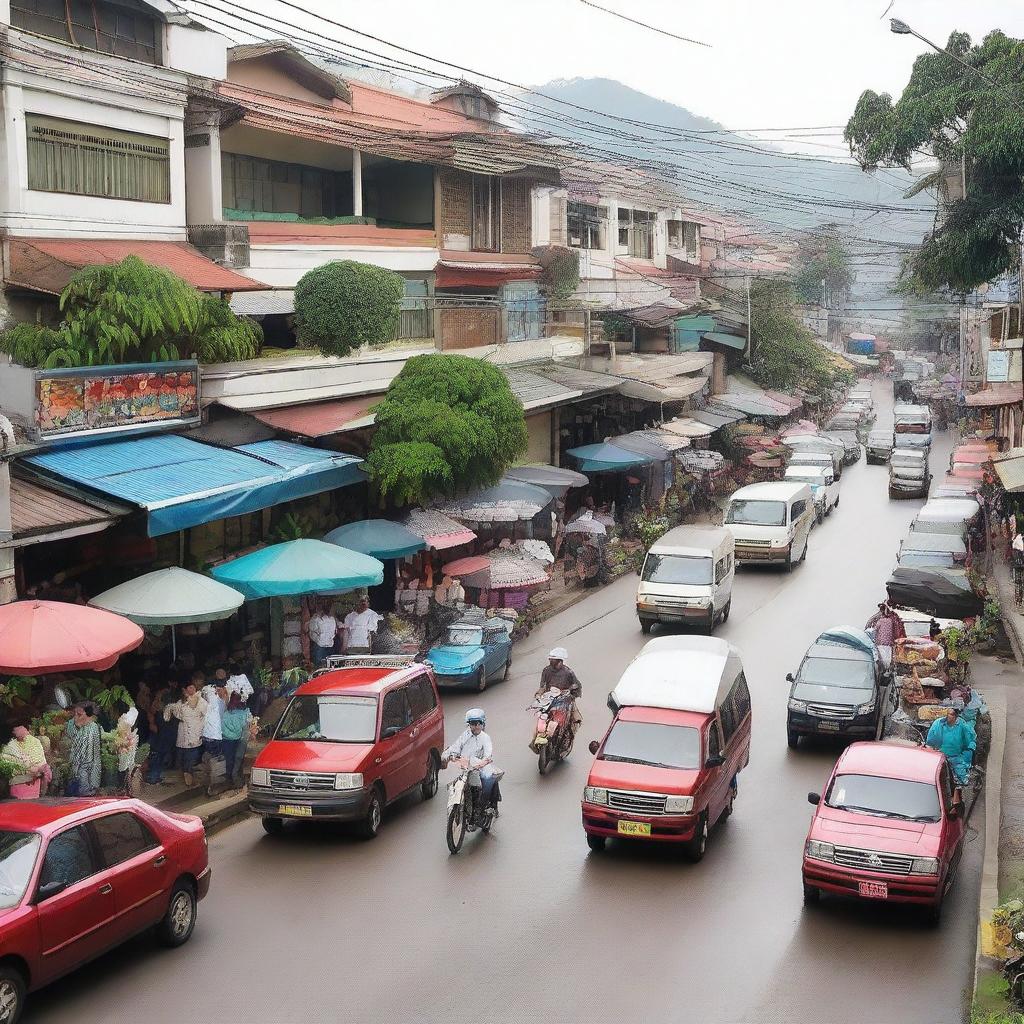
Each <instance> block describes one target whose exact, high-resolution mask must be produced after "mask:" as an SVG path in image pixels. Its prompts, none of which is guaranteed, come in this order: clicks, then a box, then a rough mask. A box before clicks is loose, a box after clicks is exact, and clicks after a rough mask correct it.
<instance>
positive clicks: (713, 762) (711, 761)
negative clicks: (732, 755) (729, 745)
mask: <svg viewBox="0 0 1024 1024" xmlns="http://www.w3.org/2000/svg"><path fill="white" fill-rule="evenodd" d="M723 764H725V758H724V757H723V756H722V755H721V754H715V755H714V756H713V757H709V758H708V759H707V760H706V761H705V762H704V767H705V768H718V767H719V766H720V765H723Z"/></svg>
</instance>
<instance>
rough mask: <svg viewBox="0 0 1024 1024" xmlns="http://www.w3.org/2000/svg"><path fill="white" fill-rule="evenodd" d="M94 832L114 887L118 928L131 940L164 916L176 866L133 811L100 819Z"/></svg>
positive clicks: (94, 826) (97, 819) (94, 825)
mask: <svg viewBox="0 0 1024 1024" xmlns="http://www.w3.org/2000/svg"><path fill="white" fill-rule="evenodd" d="M93 832H94V835H95V836H96V845H97V848H98V850H99V855H100V858H101V860H102V862H103V864H104V866H105V867H106V868H107V870H108V872H109V877H110V882H111V884H112V885H113V886H114V905H115V907H116V912H117V923H116V929H117V931H118V933H119V935H120V937H121V938H124V939H127V938H130V937H131V936H132V935H135V934H136V933H137V932H140V931H142V930H143V929H144V928H148V927H149V926H150V925H153V924H156V922H157V921H159V920H160V918H161V917H162V916H163V913H164V910H165V909H166V903H167V897H168V895H169V889H170V885H171V882H173V881H174V879H173V877H172V873H173V871H174V865H173V864H172V863H171V862H170V860H169V859H168V857H167V854H166V852H165V851H164V848H163V846H162V845H161V843H160V840H159V839H158V838H157V836H156V835H155V834H154V832H153V830H152V829H151V828H150V827H149V826H148V825H147V824H146V823H145V822H144V821H143V820H142V819H141V818H140V817H139V816H138V815H137V814H135V813H134V812H132V811H118V812H117V813H115V814H105V815H103V817H101V818H96V819H95V820H94V821H93Z"/></svg>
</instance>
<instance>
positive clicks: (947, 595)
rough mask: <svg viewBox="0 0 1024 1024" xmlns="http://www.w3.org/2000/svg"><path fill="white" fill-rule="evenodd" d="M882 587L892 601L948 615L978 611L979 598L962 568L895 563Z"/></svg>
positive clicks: (977, 613)
mask: <svg viewBox="0 0 1024 1024" xmlns="http://www.w3.org/2000/svg"><path fill="white" fill-rule="evenodd" d="M885 589H886V591H887V593H888V594H889V600H890V601H892V602H893V603H894V604H902V605H909V606H910V607H911V608H916V609H917V610H918V611H922V612H929V613H931V614H932V615H941V616H944V617H946V618H951V619H962V618H965V617H966V616H969V615H980V614H981V610H982V600H981V598H980V597H979V596H978V595H977V594H976V593H975V592H974V590H973V589H972V588H971V584H970V581H969V580H968V578H967V573H966V572H965V571H964V570H963V569H940V568H910V567H905V566H897V567H896V568H895V569H894V570H893V573H892V575H891V576H890V577H889V580H888V582H887V583H886V584H885Z"/></svg>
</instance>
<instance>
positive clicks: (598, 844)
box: [587, 832, 608, 853]
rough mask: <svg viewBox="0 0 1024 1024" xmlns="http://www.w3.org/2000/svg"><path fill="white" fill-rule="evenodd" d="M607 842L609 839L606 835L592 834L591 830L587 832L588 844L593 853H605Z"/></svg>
mask: <svg viewBox="0 0 1024 1024" xmlns="http://www.w3.org/2000/svg"><path fill="white" fill-rule="evenodd" d="M607 842H608V840H607V839H606V838H605V837H604V836H592V835H591V834H590V833H589V832H588V833H587V846H589V847H590V850H591V852H592V853H603V852H604V847H605V843H607Z"/></svg>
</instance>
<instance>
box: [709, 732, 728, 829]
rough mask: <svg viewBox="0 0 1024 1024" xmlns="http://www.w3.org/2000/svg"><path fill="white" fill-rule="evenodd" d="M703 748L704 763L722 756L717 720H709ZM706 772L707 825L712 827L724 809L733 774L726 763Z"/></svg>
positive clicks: (720, 735)
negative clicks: (704, 753) (704, 748)
mask: <svg viewBox="0 0 1024 1024" xmlns="http://www.w3.org/2000/svg"><path fill="white" fill-rule="evenodd" d="M705 746H706V749H707V756H706V758H705V762H706V761H708V760H710V759H711V758H713V757H721V756H723V753H724V750H723V743H722V734H721V731H720V729H719V722H718V719H717V718H713V719H711V721H710V722H709V724H708V729H707V736H706V738H705ZM707 771H708V781H707V787H708V823H709V824H710V825H713V824H714V823H715V822H716V821H718V819H719V817H720V816H721V814H722V811H723V810H724V809H725V804H726V801H727V799H728V795H729V785H730V783H731V781H732V774H733V773H732V772H731V771H730V770H729V765H728V763H727V762H726V763H724V764H720V765H718V766H717V767H714V768H709V769H708V770H707Z"/></svg>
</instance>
